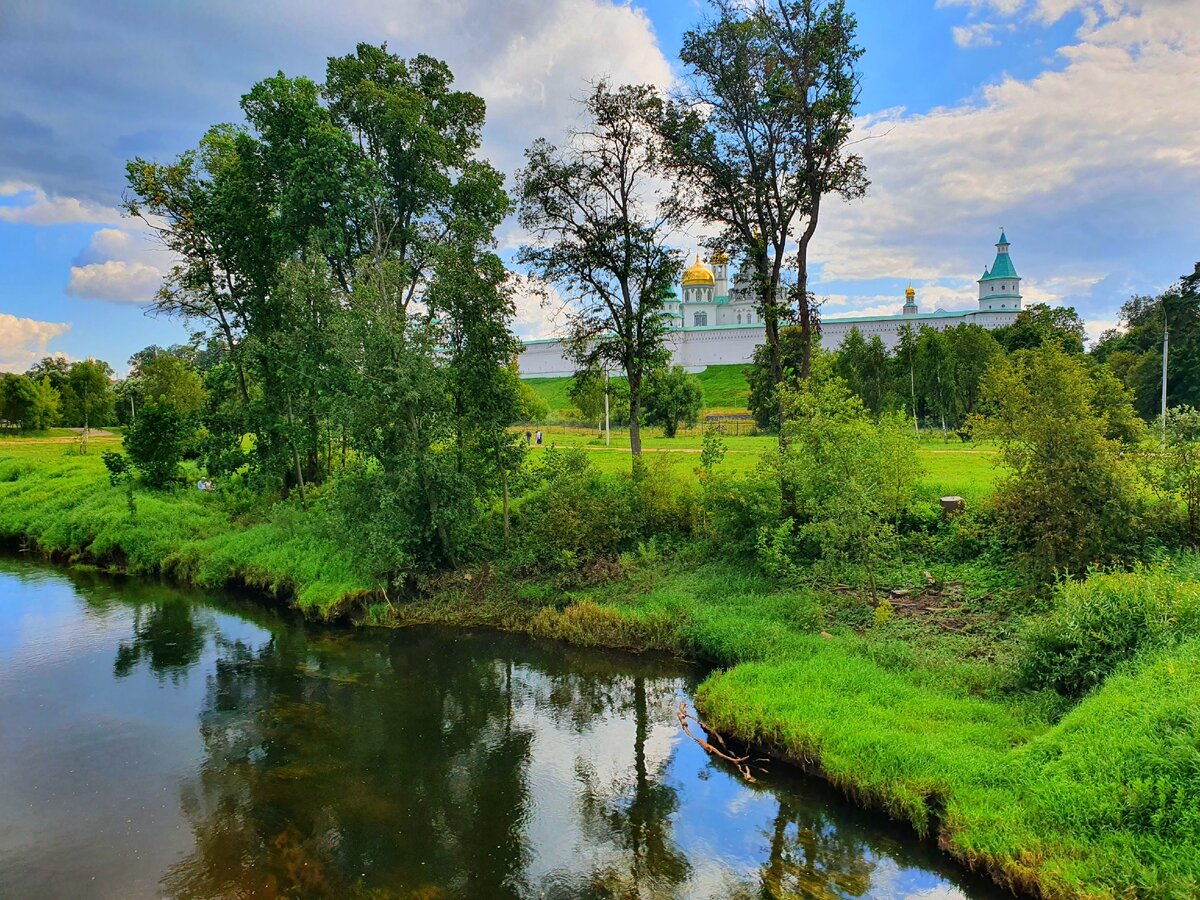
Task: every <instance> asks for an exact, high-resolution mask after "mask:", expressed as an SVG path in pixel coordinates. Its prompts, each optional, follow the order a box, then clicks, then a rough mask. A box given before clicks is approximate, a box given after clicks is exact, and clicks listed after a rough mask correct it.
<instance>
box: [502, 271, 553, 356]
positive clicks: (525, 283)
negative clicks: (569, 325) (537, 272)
mask: <svg viewBox="0 0 1200 900" xmlns="http://www.w3.org/2000/svg"><path fill="white" fill-rule="evenodd" d="M512 287H513V303H514V305H515V306H516V315H515V316H514V317H513V319H512V321H511V322H510V323H509V324H510V326H511V328H512V330H513V333H514V334H515V335H516V336H517V337H519V338H524V339H525V340H530V341H533V340H538V339H540V338H549V337H555V336H558V335H559V334H560V333H561V330H562V327H563V326H564V325H565V324H566V306H567V303H566V301H565V300H564V299H563V297H562V295H561V294H560V293H559V292H558V290H557V289H556V288H555V287H554V286H553V285H550V284H547V283H546V282H544V281H542V280H541V279H540V278H537V277H536V276H532V275H521V274H517V273H513V275H512Z"/></svg>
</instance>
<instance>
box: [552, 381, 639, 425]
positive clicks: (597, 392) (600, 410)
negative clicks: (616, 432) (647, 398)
mask: <svg viewBox="0 0 1200 900" xmlns="http://www.w3.org/2000/svg"><path fill="white" fill-rule="evenodd" d="M605 391H607V392H608V420H609V422H610V423H612V424H623V423H628V422H629V382H627V381H626V380H625V379H624V378H608V379H606V378H605V377H604V373H603V372H602V371H597V370H596V369H592V368H589V369H584V370H583V371H582V372H576V373H575V377H574V378H572V379H571V387H570V388H569V389H568V391H567V396H568V397H570V399H571V403H572V404H574V406H575V408H576V409H578V410H579V413H580V415H582V416H583V418H584V420H585V421H587V422H596V423H597V427H602V426H603V423H604V393H605Z"/></svg>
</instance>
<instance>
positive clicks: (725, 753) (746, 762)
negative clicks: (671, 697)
mask: <svg viewBox="0 0 1200 900" xmlns="http://www.w3.org/2000/svg"><path fill="white" fill-rule="evenodd" d="M676 716H677V717H678V718H679V725H680V727H681V728H682V729H683V733H684V734H686V735H687V736H688V737H690V738H691V739H692V740H693V741H695V742H696V743H697V744H699V745H700V746H701V747H703V748H704V750H705V752H706V753H708V754H709V755H710V756H715V757H717V758H718V759H723V760H725V762H727V763H729V764H730V765H732V766H734V767H735V768H736V769H737V770H738V771H739V772H741V773H742V777H743V778H745V779H746V780H747V781H754V776H753V775H751V774H750V757H749V756H734V755H733V754H731V753H730V752H729V747H728V745H727V744H726V743H725V739H724V738H723V737H721V735H720V734H718V733H717V732H715V731H712V730H711V729H710V728H708V727H707V726H706V725H705V724H704V723H703V722H701V721H700V719H699V718H698V717H696V716H694V715H693V714H692V713H690V712H688V708H687V701H686V700H680V701H679V709H678V710H677V711H676ZM688 722H695V723H696V724H697V725H699V726H700V727H701V728H702V729H704V731H706V732H707V733H708V734H711V735H712V736H713V738H715V739H716V741H717V743H719V744H720V745H721V746H720V747H719V748H718V747H714V746H713V745H712V744H710V743H709V742H708V741H706V740H705V739H704V738H701V737H697V736H696V735H694V734H692V729H691V727H690V726H689V725H688ZM754 762H756V763H761V762H766V760H764V759H756V760H754ZM758 770H759V771H760V772H765V771H766V769H764V768H762V767H761V766H760V767H758Z"/></svg>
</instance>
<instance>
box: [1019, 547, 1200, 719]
mask: <svg viewBox="0 0 1200 900" xmlns="http://www.w3.org/2000/svg"><path fill="white" fill-rule="evenodd" d="M1196 635H1200V583H1196V582H1193V581H1182V580H1180V579H1179V577H1178V576H1177V575H1176V574H1174V573H1171V572H1169V571H1167V570H1166V569H1165V568H1161V567H1160V568H1155V569H1139V570H1137V571H1135V572H1124V573H1114V574H1094V575H1092V576H1091V577H1090V578H1089V579H1088V580H1087V581H1084V582H1073V581H1061V582H1059V584H1058V586H1057V588H1056V590H1055V608H1054V611H1053V612H1051V613H1050V614H1049V615H1048V616H1045V617H1043V618H1041V619H1039V620H1036V621H1034V622H1033V623H1032V624H1031V625H1030V627H1029V629H1028V632H1027V634H1026V636H1025V642H1024V644H1023V648H1022V657H1021V660H1020V673H1021V679H1022V681H1023V683H1024V684H1025V685H1026V686H1028V687H1031V688H1035V689H1037V688H1045V687H1050V688H1053V689H1054V690H1056V691H1058V692H1059V693H1061V694H1063V695H1065V696H1068V697H1078V696H1080V695H1082V694H1084V693H1086V692H1087V691H1089V690H1091V689H1092V688H1094V687H1096V686H1097V685H1098V684H1100V683H1101V682H1102V681H1104V679H1105V678H1106V677H1107V676H1108V675H1109V674H1110V673H1111V672H1112V671H1113V670H1114V669H1115V668H1116V667H1117V666H1118V665H1119V664H1120V663H1121V662H1123V661H1124V660H1127V659H1129V658H1131V657H1132V656H1133V655H1134V654H1135V653H1137V652H1138V651H1140V650H1142V649H1145V648H1149V647H1162V646H1166V645H1169V644H1173V643H1175V642H1177V641H1179V640H1181V639H1184V638H1187V637H1192V636H1196Z"/></svg>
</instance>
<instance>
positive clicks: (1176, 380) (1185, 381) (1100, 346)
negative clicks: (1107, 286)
mask: <svg viewBox="0 0 1200 900" xmlns="http://www.w3.org/2000/svg"><path fill="white" fill-rule="evenodd" d="M1119 318H1120V323H1121V328H1120V329H1119V330H1117V329H1114V330H1110V331H1107V332H1105V333H1104V334H1103V335H1102V336H1101V338H1100V340H1099V341H1098V342H1097V343H1096V346H1095V348H1094V349H1093V350H1092V356H1093V358H1095V359H1096V360H1097V361H1099V362H1101V363H1104V364H1105V365H1107V366H1108V367H1109V368H1110V369H1111V370H1112V371H1113V373H1114V374H1115V375H1117V377H1118V378H1120V379H1121V381H1122V382H1123V383H1124V385H1125V386H1126V387H1127V388H1129V390H1130V391H1132V392H1133V396H1134V406H1135V408H1136V409H1137V411H1138V413H1139V414H1140V415H1141V416H1142V418H1144V419H1146V420H1150V419H1153V418H1155V417H1156V416H1158V415H1160V414H1161V412H1162V410H1161V403H1162V401H1161V390H1162V344H1163V327H1164V324H1165V325H1166V326H1167V328H1168V329H1169V330H1170V345H1169V349H1168V357H1167V405H1168V407H1175V406H1182V405H1185V404H1191V403H1194V402H1195V401H1196V398H1197V397H1200V263H1197V268H1196V271H1195V272H1194V273H1193V274H1191V275H1188V276H1185V277H1184V278H1181V279H1180V280H1179V282H1178V283H1177V284H1175V285H1172V286H1171V288H1169V289H1168V290H1166V291H1164V292H1163V293H1162V294H1160V295H1159V296H1157V297H1133V298H1131V299H1130V300H1128V301H1127V302H1126V303H1125V304H1124V305H1123V306H1122V307H1121V312H1120V317H1119Z"/></svg>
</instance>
